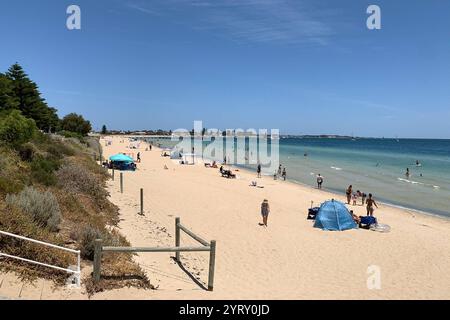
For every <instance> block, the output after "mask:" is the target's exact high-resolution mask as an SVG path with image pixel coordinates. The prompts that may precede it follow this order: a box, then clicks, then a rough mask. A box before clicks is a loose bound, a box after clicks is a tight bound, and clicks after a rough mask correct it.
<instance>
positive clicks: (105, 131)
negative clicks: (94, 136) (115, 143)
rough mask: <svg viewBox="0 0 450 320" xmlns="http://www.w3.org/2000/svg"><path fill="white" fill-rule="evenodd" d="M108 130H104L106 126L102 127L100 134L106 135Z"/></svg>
mask: <svg viewBox="0 0 450 320" xmlns="http://www.w3.org/2000/svg"><path fill="white" fill-rule="evenodd" d="M107 133H108V130H107V129H106V125H103V127H102V134H107Z"/></svg>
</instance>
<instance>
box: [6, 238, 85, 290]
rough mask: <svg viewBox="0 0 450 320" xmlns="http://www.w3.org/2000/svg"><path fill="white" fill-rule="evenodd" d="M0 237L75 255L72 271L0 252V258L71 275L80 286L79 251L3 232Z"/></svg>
mask: <svg viewBox="0 0 450 320" xmlns="http://www.w3.org/2000/svg"><path fill="white" fill-rule="evenodd" d="M0 235H4V236H8V237H13V238H16V239H21V240H25V241H30V242H33V243H37V244H40V245H43V246H46V247H50V248H54V249H58V250H63V251H67V252H70V253H75V254H76V255H77V270H72V269H68V268H67V269H66V268H62V267H58V266H53V265H50V264H46V263H42V262H38V261H34V260H30V259H26V258H21V257H17V256H13V255H9V254H6V253H2V252H0V257H6V258H11V259H16V260H20V261H24V262H28V263H32V264H36V265H39V266H43V267H47V268H52V269H56V270H60V271H65V272H67V273H72V274H74V275H75V281H76V283H75V284H76V286H77V287H79V286H80V285H81V266H80V264H81V258H80V253H81V252H80V250H73V249H68V248H64V247H60V246H57V245H54V244H51V243H47V242H42V241H38V240H34V239H30V238H26V237H22V236H18V235H16V234H12V233H9V232H4V231H0Z"/></svg>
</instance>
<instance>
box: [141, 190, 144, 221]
mask: <svg viewBox="0 0 450 320" xmlns="http://www.w3.org/2000/svg"><path fill="white" fill-rule="evenodd" d="M143 215H144V189H142V188H141V216H143Z"/></svg>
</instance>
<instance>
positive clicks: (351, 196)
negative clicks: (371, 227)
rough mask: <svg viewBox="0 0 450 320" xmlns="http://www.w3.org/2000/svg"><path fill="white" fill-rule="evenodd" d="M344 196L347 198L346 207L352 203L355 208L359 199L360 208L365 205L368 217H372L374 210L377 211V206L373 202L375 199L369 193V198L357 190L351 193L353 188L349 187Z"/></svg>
mask: <svg viewBox="0 0 450 320" xmlns="http://www.w3.org/2000/svg"><path fill="white" fill-rule="evenodd" d="M345 195H346V197H347V204H348V205H349V204H350V203H352V204H353V205H354V206H356V205H357V202H358V199H359V198H361V205H362V206H364V205H366V210H367V215H368V216H373V213H374V211H375V208H377V209H378V204H377V202H376V201H375V199H374V198H373V195H372V194H371V193H369V196H367V194H365V193H364V192H361V191H359V190H357V191H356V192H353V186H352V185H350V186H349V187H348V188H347V189H346V190H345Z"/></svg>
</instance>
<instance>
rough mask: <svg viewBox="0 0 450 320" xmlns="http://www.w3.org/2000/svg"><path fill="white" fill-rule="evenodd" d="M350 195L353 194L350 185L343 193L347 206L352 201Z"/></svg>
mask: <svg viewBox="0 0 450 320" xmlns="http://www.w3.org/2000/svg"><path fill="white" fill-rule="evenodd" d="M352 193H353V186H352V185H350V186H349V187H348V188H347V190H346V191H345V194H346V195H347V204H350V201H351V200H352Z"/></svg>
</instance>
